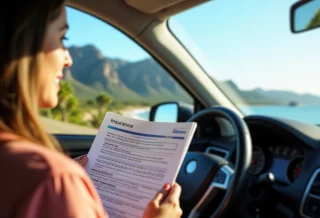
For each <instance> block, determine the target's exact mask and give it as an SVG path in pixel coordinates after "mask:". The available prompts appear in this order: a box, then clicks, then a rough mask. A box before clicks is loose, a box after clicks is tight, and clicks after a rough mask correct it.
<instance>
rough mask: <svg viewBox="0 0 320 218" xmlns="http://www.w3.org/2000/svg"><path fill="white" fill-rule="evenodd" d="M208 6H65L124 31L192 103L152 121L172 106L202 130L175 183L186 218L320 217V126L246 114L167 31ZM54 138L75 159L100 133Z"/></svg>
mask: <svg viewBox="0 0 320 218" xmlns="http://www.w3.org/2000/svg"><path fill="white" fill-rule="evenodd" d="M206 2H208V1H207V0H152V1H150V0H112V1H111V0H90V1H87V0H69V1H68V3H67V4H68V7H71V8H74V9H77V10H80V11H83V12H85V13H88V14H90V15H92V16H94V17H96V18H98V19H99V20H101V21H103V22H107V23H109V24H110V25H112V26H113V27H115V28H116V29H118V30H119V31H121V32H123V33H124V34H125V35H127V36H128V37H129V38H131V39H132V40H133V41H135V42H136V43H137V44H139V45H140V46H141V47H143V48H144V49H145V50H146V51H147V52H148V53H149V54H150V55H151V56H152V57H153V58H154V59H155V60H156V61H157V62H158V63H159V64H160V65H161V66H162V67H163V68H164V69H166V70H167V71H168V72H169V73H170V75H171V76H172V77H173V78H174V79H175V80H176V81H177V82H178V83H179V84H180V85H181V86H182V87H183V88H184V89H185V90H186V91H187V92H188V94H189V95H190V96H191V97H192V99H193V105H192V107H187V106H185V105H183V104H181V103H180V102H178V101H177V102H173V101H168V102H161V103H159V104H157V105H154V106H152V107H151V111H150V116H149V120H150V121H159V120H157V119H156V117H157V116H156V115H157V113H161V108H162V107H165V106H168V105H169V106H173V107H176V108H177V112H176V114H175V120H174V122H197V124H198V127H197V130H196V133H195V135H194V138H193V140H192V142H191V145H190V147H189V150H188V153H187V155H186V157H185V160H184V162H183V164H182V166H181V169H180V172H179V175H178V178H177V182H178V183H179V184H180V185H181V186H182V195H181V199H180V202H181V207H182V209H183V217H213V218H218V217H239V218H240V217H246V218H247V217H248V218H249V217H256V218H258V217H260V218H263V217H287V218H296V217H320V128H319V126H316V125H311V124H306V123H303V122H299V121H295V120H291V119H286V118H275V117H272V116H264V115H247V116H245V115H244V114H243V113H242V112H241V110H239V108H238V107H237V106H236V105H235V104H234V103H233V102H232V101H230V99H229V97H228V96H227V95H226V94H225V93H224V92H223V91H222V90H221V88H220V87H219V86H218V85H217V84H216V83H215V81H214V80H212V79H211V78H210V77H209V75H208V74H207V72H206V71H205V69H204V68H203V67H202V66H201V65H200V64H199V63H198V62H197V60H196V59H195V58H194V57H193V56H192V55H191V53H190V52H189V51H188V50H187V49H186V48H185V47H184V45H183V44H182V43H181V42H180V41H179V39H177V38H176V37H175V35H174V34H172V32H171V30H170V28H168V23H167V22H168V19H169V18H170V17H172V16H174V15H176V14H179V13H181V12H183V11H187V10H189V9H191V8H195V7H199V6H200V5H203V6H205V4H206ZM308 2H310V1H299V3H297V4H295V5H294V6H293V7H292V8H291V28H292V32H293V33H298V32H302V31H305V30H301V29H299V30H297V29H295V20H294V19H295V18H297V16H296V15H295V11H296V10H297V9H299V6H303V5H304V4H307V3H308ZM311 2H312V1H311ZM288 11H289V8H288ZM288 20H289V13H288ZM288 26H289V22H288ZM71 28H72V27H71ZM83 28H85V26H83ZM208 28H210V25H208ZM92 34H96V33H92ZM97 34H98V33H97ZM55 136H56V137H57V139H58V140H59V142H60V143H61V145H62V146H63V147H64V149H65V150H66V151H67V152H68V154H70V156H71V157H77V156H80V155H82V154H86V153H88V151H89V149H90V146H91V144H92V142H93V140H94V138H95V135H94V134H91V135H90V134H86V135H82V134H55ZM191 160H196V161H197V162H198V165H197V166H198V167H197V169H196V172H195V173H194V174H193V175H189V174H188V172H187V171H186V170H185V169H186V167H187V164H188V163H189V162H190V161H191Z"/></svg>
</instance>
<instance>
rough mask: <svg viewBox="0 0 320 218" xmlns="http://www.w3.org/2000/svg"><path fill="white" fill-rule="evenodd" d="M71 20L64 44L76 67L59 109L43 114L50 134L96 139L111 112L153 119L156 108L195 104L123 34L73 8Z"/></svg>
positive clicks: (62, 89)
mask: <svg viewBox="0 0 320 218" xmlns="http://www.w3.org/2000/svg"><path fill="white" fill-rule="evenodd" d="M67 15H68V16H67V20H68V23H69V26H70V29H69V31H68V33H67V34H66V38H67V40H66V41H65V42H64V43H65V46H66V47H67V48H68V49H69V52H70V54H71V56H72V58H73V65H72V66H71V67H70V68H69V69H66V70H65V71H64V80H63V81H61V83H60V91H59V94H58V96H59V105H58V106H57V107H56V108H54V109H46V110H41V115H42V120H43V122H44V124H45V126H46V128H47V130H48V131H49V132H50V133H54V134H81V135H83V134H89V135H94V134H96V132H97V128H99V126H100V123H101V122H102V119H103V117H104V115H105V113H106V112H107V111H112V112H116V113H119V114H122V115H125V116H127V117H132V118H136V119H144V120H148V119H149V109H150V106H151V105H155V104H158V103H160V102H165V101H179V102H184V103H188V104H193V99H192V98H191V97H190V95H189V94H188V93H187V92H186V91H185V90H184V89H183V88H182V87H181V86H180V85H179V84H178V83H177V82H176V81H175V80H174V78H173V77H172V76H170V74H168V72H167V71H166V70H165V69H164V68H163V67H162V66H161V65H160V64H159V63H158V62H157V61H156V60H154V59H153V58H152V57H151V56H150V55H149V54H148V53H147V52H146V51H145V50H144V49H143V48H141V47H140V46H139V45H138V44H136V43H135V42H134V41H133V40H132V39H130V38H129V37H127V36H126V35H125V34H123V33H122V32H120V31H119V30H118V29H116V28H115V27H113V26H111V25H109V24H107V23H105V22H102V21H101V20H99V19H97V18H95V17H93V16H90V15H88V14H86V13H84V12H81V11H78V10H75V9H72V8H67Z"/></svg>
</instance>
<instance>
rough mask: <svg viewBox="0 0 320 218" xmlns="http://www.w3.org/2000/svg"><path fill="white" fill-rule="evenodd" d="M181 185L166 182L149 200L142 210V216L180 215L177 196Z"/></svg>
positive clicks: (161, 217)
mask: <svg viewBox="0 0 320 218" xmlns="http://www.w3.org/2000/svg"><path fill="white" fill-rule="evenodd" d="M180 194H181V187H180V185H178V184H177V183H174V184H173V186H172V187H170V185H168V184H166V185H165V186H164V187H163V190H161V191H159V192H158V193H157V194H156V196H155V197H154V198H153V200H151V201H150V202H149V204H148V206H147V208H146V209H145V211H144V215H143V218H178V217H181V216H182V210H181V208H180V203H179V198H180Z"/></svg>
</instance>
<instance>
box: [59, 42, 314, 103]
mask: <svg viewBox="0 0 320 218" xmlns="http://www.w3.org/2000/svg"><path fill="white" fill-rule="evenodd" d="M69 52H70V55H71V56H72V58H73V65H72V66H71V67H70V68H69V69H66V70H65V73H64V79H65V80H67V81H69V82H70V83H71V85H72V86H73V87H74V89H75V94H76V96H78V97H79V99H81V100H86V99H89V98H92V97H95V96H94V95H98V94H99V93H101V92H107V93H108V94H109V95H111V96H112V97H113V98H115V99H117V101H146V100H147V101H150V102H161V101H184V102H187V103H191V102H192V99H191V98H190V97H189V95H188V94H187V93H186V92H185V91H184V90H183V89H182V87H181V86H180V85H179V84H178V83H177V82H176V81H175V80H174V79H172V77H171V76H170V75H168V73H167V72H166V70H164V69H163V68H162V66H161V65H159V64H158V63H157V62H156V61H155V60H154V59H151V58H147V59H144V60H140V61H137V62H130V61H127V60H124V59H121V58H108V57H104V56H103V55H102V52H101V51H100V50H99V49H97V48H96V47H95V46H93V45H86V46H82V47H79V46H71V47H70V48H69ZM128 75H130V76H128ZM215 81H216V80H215ZM216 82H217V84H218V86H219V87H220V88H221V89H223V91H226V92H228V97H229V98H231V99H232V100H233V101H235V103H236V104H252V105H262V104H269V105H288V104H289V102H292V101H295V102H299V103H301V104H320V96H316V95H312V94H298V93H295V92H290V91H282V90H264V89H262V88H256V89H251V90H241V89H239V87H238V86H237V84H236V83H235V82H234V81H232V80H226V81H216ZM243 99H244V100H245V101H243Z"/></svg>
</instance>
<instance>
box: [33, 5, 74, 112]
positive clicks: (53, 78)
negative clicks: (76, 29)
mask: <svg viewBox="0 0 320 218" xmlns="http://www.w3.org/2000/svg"><path fill="white" fill-rule="evenodd" d="M67 30H68V25H67V20H66V10H65V7H63V10H62V12H61V14H60V16H59V17H58V18H57V19H56V20H54V21H53V22H51V23H50V25H49V27H48V29H47V32H46V34H45V39H44V45H43V50H42V53H43V61H42V62H41V66H40V69H39V70H40V72H39V73H40V78H39V88H40V91H39V98H38V103H39V107H41V108H52V107H55V106H56V105H57V104H58V92H59V90H60V85H59V81H60V80H61V79H62V70H63V69H64V68H65V67H70V66H71V65H72V59H71V56H70V54H69V52H68V50H67V49H66V48H65V46H64V44H63V40H64V39H65V34H66V32H67Z"/></svg>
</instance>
